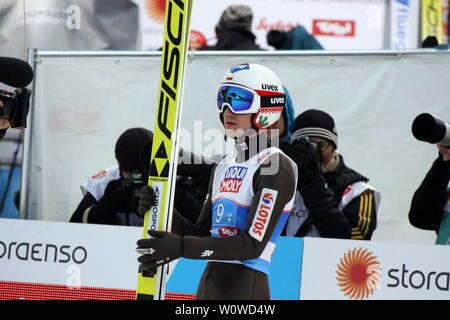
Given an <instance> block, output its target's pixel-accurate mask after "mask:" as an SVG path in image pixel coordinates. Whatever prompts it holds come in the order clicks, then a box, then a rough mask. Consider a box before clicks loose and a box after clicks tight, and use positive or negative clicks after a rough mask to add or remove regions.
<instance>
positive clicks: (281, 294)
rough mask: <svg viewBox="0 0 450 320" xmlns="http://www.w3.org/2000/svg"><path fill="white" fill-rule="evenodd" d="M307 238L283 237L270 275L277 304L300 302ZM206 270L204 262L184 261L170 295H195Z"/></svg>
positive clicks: (168, 289) (175, 274) (170, 285)
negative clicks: (292, 301)
mask: <svg viewBox="0 0 450 320" xmlns="http://www.w3.org/2000/svg"><path fill="white" fill-rule="evenodd" d="M302 257H303V238H293V237H280V238H279V239H278V244H277V247H276V249H275V252H274V254H273V257H272V265H271V267H270V271H269V285H270V294H271V298H272V299H273V300H298V299H300V281H301V270H302ZM205 267H206V261H204V260H189V259H184V258H182V259H180V260H179V261H178V263H177V265H176V267H175V270H174V271H173V273H172V275H171V276H170V278H169V280H168V282H167V286H166V292H168V293H169V292H170V293H185V294H195V293H196V291H197V286H198V283H199V281H200V277H201V275H202V273H203V270H204V268H205Z"/></svg>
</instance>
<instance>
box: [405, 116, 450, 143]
mask: <svg viewBox="0 0 450 320" xmlns="http://www.w3.org/2000/svg"><path fill="white" fill-rule="evenodd" d="M412 134H413V136H414V137H415V138H416V139H417V140H420V141H425V142H429V143H433V144H434V143H437V144H440V145H442V146H444V147H449V146H450V125H449V124H448V123H446V122H445V121H442V120H440V119H438V118H435V117H433V116H432V115H431V114H429V113H421V114H419V115H418V116H417V117H416V119H414V121H413V124H412Z"/></svg>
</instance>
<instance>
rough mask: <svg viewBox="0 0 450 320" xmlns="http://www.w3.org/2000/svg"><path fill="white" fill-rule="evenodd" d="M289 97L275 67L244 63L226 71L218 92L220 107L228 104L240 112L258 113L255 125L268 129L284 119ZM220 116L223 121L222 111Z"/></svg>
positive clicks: (254, 121)
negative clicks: (284, 110)
mask: <svg viewBox="0 0 450 320" xmlns="http://www.w3.org/2000/svg"><path fill="white" fill-rule="evenodd" d="M285 98H286V97H285V93H284V89H283V85H282V83H281V81H280V79H279V78H278V77H277V76H276V74H275V73H274V72H273V71H272V70H270V69H269V68H267V67H265V66H262V65H260V64H256V63H244V64H240V65H237V66H235V67H233V68H231V69H230V70H229V71H227V72H226V73H225V76H224V77H223V79H222V81H221V83H220V86H219V90H218V94H217V108H218V110H219V112H221V113H222V112H223V111H224V109H225V107H228V108H230V110H231V111H232V112H233V113H236V114H254V116H253V118H252V122H253V125H254V127H255V128H256V129H267V128H270V127H271V126H272V125H274V124H275V123H276V122H277V121H278V120H279V119H280V116H281V113H282V112H283V108H284V104H285ZM220 118H221V120H222V122H223V116H222V114H221V117H220Z"/></svg>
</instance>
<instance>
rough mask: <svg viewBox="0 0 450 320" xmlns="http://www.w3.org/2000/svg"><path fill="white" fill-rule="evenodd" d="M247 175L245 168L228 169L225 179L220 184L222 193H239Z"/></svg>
mask: <svg viewBox="0 0 450 320" xmlns="http://www.w3.org/2000/svg"><path fill="white" fill-rule="evenodd" d="M246 174H247V168H245V167H230V168H228V169H227V171H226V172H225V175H224V177H223V181H222V182H221V183H220V192H233V193H237V192H239V190H240V189H241V186H242V183H243V182H244V181H243V179H244V177H245V175H246Z"/></svg>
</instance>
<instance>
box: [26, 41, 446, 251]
mask: <svg viewBox="0 0 450 320" xmlns="http://www.w3.org/2000/svg"><path fill="white" fill-rule="evenodd" d="M34 58H36V59H37V62H39V63H37V64H36V65H35V72H36V77H35V82H34V96H33V101H34V105H33V107H32V111H31V114H30V117H29V120H30V126H29V128H28V129H27V130H26V132H25V133H26V135H27V136H26V141H25V142H26V144H27V146H28V148H27V150H26V151H27V152H25V158H24V179H23V183H22V195H23V197H22V205H23V206H22V208H23V210H25V212H23V211H22V213H25V216H26V217H27V218H30V219H42V220H56V221H68V220H69V218H70V216H71V214H72V213H73V212H74V211H75V209H76V207H77V205H78V203H79V201H80V200H81V197H82V196H81V192H80V187H79V186H80V185H81V183H83V182H84V181H85V180H86V179H87V178H88V177H90V176H92V175H93V174H95V173H97V172H99V171H100V170H102V169H104V168H107V167H110V166H111V165H114V164H115V163H116V160H115V158H114V144H115V142H116V139H117V138H118V136H119V135H120V134H121V133H122V132H123V131H124V130H125V129H127V128H130V127H137V126H142V127H146V128H149V129H152V128H153V124H154V110H155V104H156V101H157V98H156V93H157V87H158V86H157V81H158V79H159V69H160V61H161V60H160V57H159V55H158V54H156V53H142V52H137V53H130V52H127V53H124V52H97V53H96V52H84V53H83V52H81V53H70V52H64V53H62V52H46V51H39V52H38V53H37V54H36V55H35V57H34ZM242 62H256V63H263V64H265V65H267V66H268V67H270V68H272V69H273V70H274V71H275V72H276V73H277V74H278V75H279V77H280V79H281V80H282V81H283V83H284V85H285V86H286V87H287V88H288V89H289V92H290V95H291V97H292V100H293V103H294V107H295V114H296V115H298V114H299V113H300V112H301V111H304V110H306V109H308V108H318V109H322V110H324V111H326V112H329V113H330V114H331V115H332V116H333V117H334V119H335V122H336V128H337V132H338V140H339V146H338V149H337V151H338V152H339V153H341V154H342V155H343V156H344V159H345V162H346V164H347V165H348V166H350V167H351V168H353V169H355V170H356V171H358V172H360V173H361V174H363V175H364V176H366V177H368V178H369V179H370V184H371V185H372V186H374V187H375V188H376V189H377V190H379V191H380V192H381V205H380V210H379V212H378V225H377V230H376V231H375V233H374V236H373V240H378V241H380V240H381V241H397V242H404V241H409V242H425V243H434V241H435V239H436V235H435V233H434V232H431V231H421V230H418V229H416V228H413V227H412V226H411V225H410V224H409V221H408V218H407V214H408V211H409V206H410V203H411V197H412V195H413V193H414V191H415V190H416V188H417V187H418V186H419V184H420V182H421V181H422V179H423V177H424V176H425V173H426V172H427V171H428V169H429V168H430V167H431V164H432V162H433V160H434V159H435V158H436V157H437V149H436V147H435V146H433V145H430V144H427V143H424V142H419V141H417V140H415V139H414V137H413V136H412V133H411V124H412V122H413V120H414V118H415V117H416V116H417V115H418V114H420V113H422V112H429V113H432V114H434V115H435V116H437V117H439V118H441V119H444V120H447V121H450V113H449V110H450V90H448V83H450V54H449V52H448V51H446V52H437V51H435V50H432V49H429V50H428V51H426V50H417V51H407V52H405V51H398V52H397V51H382V52H365V53H359V54H358V53H357V52H355V53H352V54H349V53H344V52H320V53H317V52H314V53H312V52H289V53H288V54H280V53H276V52H262V53H258V54H257V55H256V54H255V53H249V52H239V53H236V52H228V53H226V52H223V53H220V54H214V53H204V52H203V53H201V52H199V53H195V54H193V55H191V56H190V59H189V62H188V66H187V71H186V86H185V90H184V107H183V115H182V122H181V128H182V132H181V137H182V142H181V145H182V147H183V148H186V149H188V150H193V151H194V152H196V153H203V154H204V155H206V156H211V155H213V154H215V153H224V152H227V150H224V149H221V148H222V147H223V126H222V124H221V122H220V120H219V116H218V113H217V111H216V90H217V85H218V83H219V81H220V79H221V78H222V76H223V74H224V72H225V70H227V69H228V68H229V67H231V66H234V65H236V64H239V63H242ZM231 143H232V142H231ZM228 150H229V149H228Z"/></svg>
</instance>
